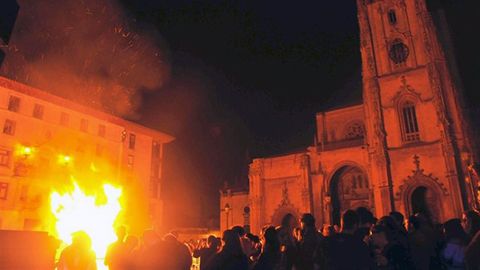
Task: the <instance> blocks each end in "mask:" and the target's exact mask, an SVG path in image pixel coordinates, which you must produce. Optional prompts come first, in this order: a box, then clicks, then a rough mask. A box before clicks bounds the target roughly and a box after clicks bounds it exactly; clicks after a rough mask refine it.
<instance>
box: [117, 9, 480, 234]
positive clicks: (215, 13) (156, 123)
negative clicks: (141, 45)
mask: <svg viewBox="0 0 480 270" xmlns="http://www.w3.org/2000/svg"><path fill="white" fill-rule="evenodd" d="M431 2H432V3H430V4H431V7H435V8H436V7H438V6H440V7H442V6H443V7H446V8H447V19H448V20H449V23H450V27H451V29H452V32H453V38H454V44H455V47H456V49H457V55H458V56H459V57H458V58H459V59H458V62H459V65H460V68H461V71H462V76H463V78H464V84H465V88H466V89H467V98H468V99H469V100H470V101H473V102H471V104H475V100H477V101H478V98H477V99H475V98H474V97H475V90H476V89H477V88H476V86H478V85H479V81H478V76H475V70H480V66H479V62H480V61H479V60H480V59H479V57H478V54H477V55H475V56H474V57H472V55H471V53H472V52H474V51H476V49H475V48H478V42H477V43H475V42H473V43H472V42H471V41H469V42H467V41H466V40H468V37H469V36H470V34H471V33H472V30H473V28H472V26H473V25H472V23H471V22H472V18H475V16H476V15H477V14H478V13H477V12H478V9H477V8H473V6H472V4H470V3H467V1H441V2H439V1H431ZM123 3H124V5H125V7H126V8H127V10H129V11H130V12H131V13H132V14H133V15H134V16H135V17H136V18H137V20H138V22H139V23H146V24H150V25H154V26H155V28H156V29H157V30H158V32H159V33H160V34H161V35H162V37H163V39H164V42H165V43H166V44H167V47H168V48H169V50H170V60H171V64H172V77H171V79H170V82H169V83H168V84H167V85H166V86H165V87H164V89H162V90H161V91H157V92H154V93H151V94H148V95H146V96H145V101H144V102H145V103H144V104H143V107H142V111H141V115H142V117H141V120H140V121H141V122H142V123H144V124H146V125H149V126H153V127H156V128H159V129H161V130H164V131H167V132H170V133H172V134H174V135H175V136H176V138H177V140H176V141H175V142H174V143H173V144H171V145H170V146H168V147H167V149H166V156H165V159H166V161H165V171H164V176H165V186H164V190H163V194H164V196H165V203H166V208H167V210H166V212H167V216H174V217H175V218H171V219H169V221H170V225H172V226H182V225H184V226H186V225H189V226H191V225H206V224H207V225H214V224H212V223H210V224H208V222H207V221H208V220H209V219H212V218H213V219H214V218H215V217H217V216H218V190H219V188H221V187H222V186H223V183H224V182H225V181H226V182H228V183H229V185H230V186H240V187H242V186H243V187H246V186H248V176H247V175H248V163H249V162H250V161H251V159H252V158H255V157H263V156H269V155H275V154H281V153H285V152H292V151H297V150H301V149H305V148H306V147H307V146H309V145H311V144H312V143H313V134H314V131H315V126H314V125H315V123H314V117H315V113H316V112H319V111H322V110H325V109H328V108H330V107H333V106H338V105H345V104H353V103H358V102H361V75H360V70H361V64H360V52H359V34H358V25H357V17H356V6H355V1H353V0H348V1H303V2H302V3H301V4H295V5H294V4H293V2H287V1H269V0H268V1H261V2H258V1H193V2H192V1H181V0H171V1H148V0H135V1H133V0H123ZM477 18H478V17H477ZM460 41H461V42H460ZM471 107H472V108H473V113H474V114H476V115H478V109H476V108H477V107H476V106H471ZM168 213H174V214H175V215H169V214H168Z"/></svg>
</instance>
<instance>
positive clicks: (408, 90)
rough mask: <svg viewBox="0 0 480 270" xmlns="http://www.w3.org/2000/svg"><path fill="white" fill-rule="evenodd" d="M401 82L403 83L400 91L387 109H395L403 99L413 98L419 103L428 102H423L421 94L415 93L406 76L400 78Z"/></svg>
mask: <svg viewBox="0 0 480 270" xmlns="http://www.w3.org/2000/svg"><path fill="white" fill-rule="evenodd" d="M400 81H401V85H400V88H399V90H398V91H397V93H395V95H394V96H393V97H392V98H391V99H390V102H389V103H390V104H388V105H386V106H385V107H387V108H392V107H395V106H396V105H397V104H398V103H399V102H400V101H401V100H402V99H403V98H405V97H411V98H413V99H414V100H418V101H422V102H424V101H426V100H422V98H421V94H420V93H418V92H417V91H415V90H414V89H413V88H412V87H411V86H410V85H409V84H408V83H407V79H406V78H405V76H402V77H401V78H400Z"/></svg>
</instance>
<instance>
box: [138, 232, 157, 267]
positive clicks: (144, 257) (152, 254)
mask: <svg viewBox="0 0 480 270" xmlns="http://www.w3.org/2000/svg"><path fill="white" fill-rule="evenodd" d="M159 240H160V239H159V237H158V235H157V234H156V233H155V231H153V230H145V231H144V232H143V236H142V244H141V246H140V247H139V248H138V249H137V250H135V251H134V252H133V255H132V256H133V257H134V268H133V269H140V270H147V269H148V270H150V269H159V270H160V269H161V268H159V266H158V261H157V257H158V256H159V254H158V253H159V252H158V250H156V248H155V247H156V245H157V244H158V242H159Z"/></svg>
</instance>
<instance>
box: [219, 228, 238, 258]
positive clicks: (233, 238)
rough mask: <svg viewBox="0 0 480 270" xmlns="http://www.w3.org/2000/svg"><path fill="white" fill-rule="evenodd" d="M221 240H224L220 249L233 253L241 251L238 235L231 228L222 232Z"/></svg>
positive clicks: (236, 253)
mask: <svg viewBox="0 0 480 270" xmlns="http://www.w3.org/2000/svg"><path fill="white" fill-rule="evenodd" d="M222 241H223V242H224V245H223V249H222V251H224V252H227V253H229V254H235V255H240V254H242V253H243V250H242V246H241V244H240V237H239V236H238V233H237V232H234V231H233V230H225V231H224V232H223V236H222Z"/></svg>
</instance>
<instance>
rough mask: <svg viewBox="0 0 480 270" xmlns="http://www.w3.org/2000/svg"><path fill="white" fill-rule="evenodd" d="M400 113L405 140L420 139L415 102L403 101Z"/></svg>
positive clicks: (413, 140)
mask: <svg viewBox="0 0 480 270" xmlns="http://www.w3.org/2000/svg"><path fill="white" fill-rule="evenodd" d="M399 113H400V119H401V126H402V135H403V136H402V137H403V140H404V141H405V142H415V141H418V140H420V132H419V129H418V122H417V113H416V110H415V104H414V103H413V102H411V101H407V102H405V103H403V104H402V106H401V107H400V112H399Z"/></svg>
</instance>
